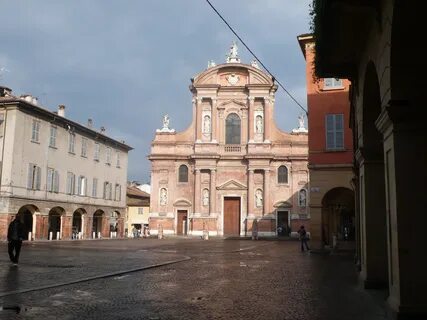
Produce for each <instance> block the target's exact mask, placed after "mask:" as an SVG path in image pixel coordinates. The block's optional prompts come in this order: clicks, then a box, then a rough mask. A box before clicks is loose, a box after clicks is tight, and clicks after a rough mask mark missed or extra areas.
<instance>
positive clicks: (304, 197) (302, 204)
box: [299, 189, 307, 207]
mask: <svg viewBox="0 0 427 320" xmlns="http://www.w3.org/2000/svg"><path fill="white" fill-rule="evenodd" d="M306 205H307V194H306V191H305V189H301V190H300V192H299V206H300V207H305V206H306Z"/></svg>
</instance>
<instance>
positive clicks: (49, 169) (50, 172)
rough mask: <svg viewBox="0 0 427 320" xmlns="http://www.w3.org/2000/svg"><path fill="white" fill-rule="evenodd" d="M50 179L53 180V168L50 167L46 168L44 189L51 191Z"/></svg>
mask: <svg viewBox="0 0 427 320" xmlns="http://www.w3.org/2000/svg"><path fill="white" fill-rule="evenodd" d="M52 181H53V170H52V169H51V168H48V169H47V181H46V190H47V191H53V186H52Z"/></svg>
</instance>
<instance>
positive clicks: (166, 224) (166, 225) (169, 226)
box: [149, 218, 174, 231]
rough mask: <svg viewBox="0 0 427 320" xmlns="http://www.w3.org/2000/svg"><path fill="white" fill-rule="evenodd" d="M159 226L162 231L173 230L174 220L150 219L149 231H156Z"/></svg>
mask: <svg viewBox="0 0 427 320" xmlns="http://www.w3.org/2000/svg"><path fill="white" fill-rule="evenodd" d="M159 224H161V225H162V227H163V231H165V230H174V219H162V218H150V223H149V225H150V229H154V230H157V229H158V228H159V227H158V225H159Z"/></svg>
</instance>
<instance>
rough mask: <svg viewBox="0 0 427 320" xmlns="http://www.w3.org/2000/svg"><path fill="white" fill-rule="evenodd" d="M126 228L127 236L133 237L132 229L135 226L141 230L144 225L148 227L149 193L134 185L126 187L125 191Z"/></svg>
mask: <svg viewBox="0 0 427 320" xmlns="http://www.w3.org/2000/svg"><path fill="white" fill-rule="evenodd" d="M126 205H127V216H126V222H125V223H126V229H127V236H128V237H133V233H132V230H133V228H134V227H135V228H136V229H137V230H139V231H140V232H141V234H142V233H143V231H144V226H147V227H148V222H149V217H150V194H148V193H146V192H144V191H142V190H140V189H139V187H137V186H135V185H130V186H128V187H127V191H126Z"/></svg>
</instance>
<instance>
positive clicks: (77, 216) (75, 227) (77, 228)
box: [71, 208, 87, 239]
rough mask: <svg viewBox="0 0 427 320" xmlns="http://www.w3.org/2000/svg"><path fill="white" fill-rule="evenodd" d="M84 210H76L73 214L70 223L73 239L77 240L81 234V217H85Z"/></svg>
mask: <svg viewBox="0 0 427 320" xmlns="http://www.w3.org/2000/svg"><path fill="white" fill-rule="evenodd" d="M86 214H87V213H86V210H85V209H83V208H78V209H76V210H74V212H73V221H72V225H71V226H72V229H71V232H72V235H71V237H72V238H73V239H78V238H79V235H82V234H83V216H85V215H86Z"/></svg>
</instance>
